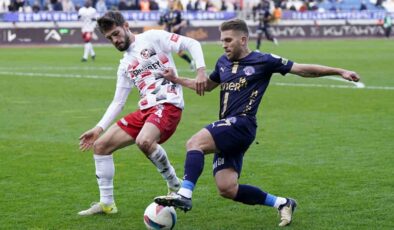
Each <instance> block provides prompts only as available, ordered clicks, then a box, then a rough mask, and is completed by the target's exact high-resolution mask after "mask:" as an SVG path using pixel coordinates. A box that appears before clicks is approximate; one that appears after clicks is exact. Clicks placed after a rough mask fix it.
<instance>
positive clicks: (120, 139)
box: [78, 124, 134, 216]
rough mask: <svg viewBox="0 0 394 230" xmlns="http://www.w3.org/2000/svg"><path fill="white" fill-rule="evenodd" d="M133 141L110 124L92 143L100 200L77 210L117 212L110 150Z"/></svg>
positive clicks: (83, 212) (91, 213) (94, 212)
mask: <svg viewBox="0 0 394 230" xmlns="http://www.w3.org/2000/svg"><path fill="white" fill-rule="evenodd" d="M133 143H134V139H133V138H132V137H131V136H130V135H128V134H127V133H126V132H125V131H123V130H122V129H121V128H120V127H119V126H118V125H117V124H114V125H112V126H111V127H110V128H109V129H108V131H107V132H105V133H104V134H103V135H102V136H101V137H100V138H99V139H97V141H96V142H95V143H94V155H93V157H94V161H95V167H96V178H97V183H98V186H99V190H100V202H99V203H95V204H93V205H92V206H91V207H90V208H89V209H87V210H83V211H81V212H79V213H78V214H79V215H82V216H87V215H93V214H96V213H106V214H112V213H116V212H117V208H116V206H115V201H114V195H113V187H114V186H113V178H114V174H115V167H114V161H113V158H112V152H114V151H115V150H117V149H120V148H123V147H125V146H128V145H130V144H133Z"/></svg>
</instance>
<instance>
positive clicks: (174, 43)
mask: <svg viewBox="0 0 394 230" xmlns="http://www.w3.org/2000/svg"><path fill="white" fill-rule="evenodd" d="M151 33H157V34H153V35H154V36H152V37H154V38H158V39H160V42H159V44H160V46H161V48H162V49H163V50H168V51H171V52H179V51H181V50H187V51H188V52H189V53H190V55H192V57H193V59H194V61H195V63H196V68H197V69H198V68H200V67H205V61H204V54H203V52H202V47H201V44H200V43H199V42H198V41H197V40H195V39H193V38H189V37H185V36H182V35H179V34H174V33H169V32H167V31H164V30H152V31H151Z"/></svg>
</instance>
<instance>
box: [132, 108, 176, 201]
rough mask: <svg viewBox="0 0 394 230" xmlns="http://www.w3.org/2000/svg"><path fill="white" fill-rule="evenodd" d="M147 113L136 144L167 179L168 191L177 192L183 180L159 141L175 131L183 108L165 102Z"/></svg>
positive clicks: (163, 140) (164, 139) (162, 140)
mask: <svg viewBox="0 0 394 230" xmlns="http://www.w3.org/2000/svg"><path fill="white" fill-rule="evenodd" d="M147 113H149V116H148V117H147V118H146V121H145V123H144V125H143V127H142V129H141V131H140V132H139V134H138V136H137V138H136V144H137V145H138V147H139V148H140V149H141V151H142V152H143V153H144V154H145V155H146V156H147V157H148V159H149V160H150V161H151V162H152V163H153V164H154V165H155V166H156V169H157V171H158V172H159V173H160V174H161V175H162V177H163V178H164V179H165V180H166V181H167V186H168V192H169V193H170V192H176V191H178V190H179V188H180V183H181V180H180V179H179V178H178V177H177V176H176V172H175V169H174V167H173V166H172V165H171V163H170V161H169V159H168V156H167V153H166V151H165V150H164V148H163V147H162V146H161V145H160V144H159V143H163V142H165V141H166V140H167V139H168V138H170V137H171V136H172V134H173V133H174V132H175V130H176V127H177V125H178V123H179V121H180V119H181V114H182V110H181V109H179V108H177V107H175V106H174V105H171V104H164V105H157V106H155V107H153V108H151V109H149V111H147Z"/></svg>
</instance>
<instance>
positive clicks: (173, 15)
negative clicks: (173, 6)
mask: <svg viewBox="0 0 394 230" xmlns="http://www.w3.org/2000/svg"><path fill="white" fill-rule="evenodd" d="M182 20H183V18H182V12H181V11H179V10H170V11H167V12H166V13H165V14H164V15H163V16H162V17H161V19H160V21H161V22H162V23H164V24H165V30H167V31H168V32H171V33H176V34H181V29H178V30H176V31H173V29H172V28H173V27H174V26H176V25H179V24H180V23H181V22H182Z"/></svg>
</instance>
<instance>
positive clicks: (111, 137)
mask: <svg viewBox="0 0 394 230" xmlns="http://www.w3.org/2000/svg"><path fill="white" fill-rule="evenodd" d="M97 22H98V26H99V28H100V31H101V32H102V33H103V34H104V36H105V37H106V38H107V39H108V40H110V41H111V42H112V44H113V45H114V46H115V47H116V48H117V49H118V50H119V51H124V52H125V54H124V57H123V59H121V61H120V65H119V68H118V72H117V83H116V90H115V96H114V99H113V101H112V103H111V104H110V105H109V107H108V109H107V111H106V112H105V114H104V116H103V117H102V119H101V120H100V122H99V123H98V124H97V125H96V126H95V127H94V128H92V129H90V130H88V131H86V132H85V133H83V134H82V135H81V136H80V149H81V150H82V151H85V150H88V149H90V148H91V147H93V152H94V160H95V166H96V177H97V182H98V186H99V190H100V202H98V203H95V204H93V205H92V206H91V207H90V208H89V209H87V210H84V211H81V212H79V213H78V214H79V215H83V216H86V215H92V214H96V213H106V214H112V213H116V212H117V208H116V206H115V202H114V195H113V177H114V171H115V170H114V162H113V158H112V153H113V152H114V151H115V150H117V149H120V148H123V147H125V146H128V145H132V144H137V146H138V147H139V149H140V150H141V151H142V152H143V153H144V154H145V155H146V156H147V158H148V159H149V160H150V161H151V162H152V163H153V164H154V165H155V167H156V168H157V170H158V171H159V172H160V173H161V175H162V176H163V178H164V179H165V180H166V181H167V186H168V191H169V193H171V192H176V191H178V190H179V188H180V182H181V181H180V179H179V178H178V177H177V176H176V173H175V170H174V168H173V167H172V166H171V164H170V162H169V160H168V157H167V154H166V151H165V150H164V149H163V148H162V147H161V146H160V143H163V142H165V141H166V140H167V139H168V138H169V137H170V136H171V135H172V134H173V133H174V132H175V129H176V127H177V125H178V123H179V121H180V119H181V114H182V109H183V106H184V101H183V93H182V87H181V86H180V85H179V84H174V83H172V82H170V81H168V80H166V79H164V78H163V77H162V76H161V75H160V74H159V73H162V71H163V70H164V69H166V68H168V67H172V68H174V69H175V64H174V60H173V58H172V56H171V53H173V52H175V53H177V52H179V51H180V50H187V51H188V52H189V53H190V54H191V55H192V56H193V58H194V60H196V67H197V76H196V91H197V93H198V94H200V95H201V94H202V92H203V89H204V88H205V87H206V83H207V77H206V75H205V63H204V57H203V52H202V48H201V45H200V43H199V42H197V41H196V40H194V39H191V38H187V37H184V36H181V35H178V34H173V33H169V32H166V31H164V30H150V31H146V32H144V33H142V34H138V35H135V34H133V33H132V32H131V31H130V29H129V25H128V23H127V22H126V21H125V19H124V18H123V16H122V14H121V13H120V12H117V11H109V12H107V13H106V14H104V15H103V16H102V17H101V18H99V19H98V21H97ZM132 88H137V89H138V92H139V95H140V101H139V102H138V106H139V109H138V110H137V111H135V112H133V113H130V114H128V115H127V116H125V117H123V118H122V119H120V120H119V121H118V122H117V123H115V124H113V125H112V126H111V127H110V128H109V129H108V130H107V131H106V132H105V133H104V134H103V135H101V136H100V134H101V133H102V132H103V131H104V130H105V129H106V128H107V127H108V126H109V124H110V123H111V122H112V121H113V119H114V118H115V117H116V116H117V115H118V114H119V113H120V111H121V110H122V108H123V106H124V104H125V102H126V99H127V96H128V95H129V93H130V91H131V89H132Z"/></svg>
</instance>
